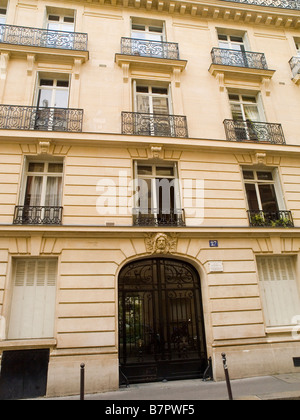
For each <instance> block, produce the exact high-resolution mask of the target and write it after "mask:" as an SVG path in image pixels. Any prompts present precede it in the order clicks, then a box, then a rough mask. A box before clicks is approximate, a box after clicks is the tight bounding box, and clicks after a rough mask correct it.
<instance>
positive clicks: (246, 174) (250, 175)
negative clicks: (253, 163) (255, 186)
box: [243, 171, 254, 179]
mask: <svg viewBox="0 0 300 420" xmlns="http://www.w3.org/2000/svg"><path fill="white" fill-rule="evenodd" d="M243 175H244V179H254V173H253V171H243Z"/></svg>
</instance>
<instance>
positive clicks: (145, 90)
mask: <svg viewBox="0 0 300 420" xmlns="http://www.w3.org/2000/svg"><path fill="white" fill-rule="evenodd" d="M148 90H149V88H148V86H137V87H136V91H137V92H141V93H148Z"/></svg>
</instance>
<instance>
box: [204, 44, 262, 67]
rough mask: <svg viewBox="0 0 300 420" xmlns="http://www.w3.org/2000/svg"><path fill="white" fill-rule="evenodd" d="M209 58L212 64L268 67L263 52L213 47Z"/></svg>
mask: <svg viewBox="0 0 300 420" xmlns="http://www.w3.org/2000/svg"><path fill="white" fill-rule="evenodd" d="M211 58H212V63H213V64H221V65H224V66H235V67H247V68H253V69H262V70H267V69H268V66H267V62H266V57H265V55H264V54H263V53H257V52H252V51H237V50H228V49H224V48H213V49H212V50H211Z"/></svg>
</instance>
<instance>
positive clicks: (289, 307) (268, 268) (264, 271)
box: [257, 256, 300, 326]
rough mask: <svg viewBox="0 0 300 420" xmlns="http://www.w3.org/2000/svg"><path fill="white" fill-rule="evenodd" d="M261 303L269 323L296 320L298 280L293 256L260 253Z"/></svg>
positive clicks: (258, 266) (298, 300) (298, 310)
mask: <svg viewBox="0 0 300 420" xmlns="http://www.w3.org/2000/svg"><path fill="white" fill-rule="evenodd" d="M257 268H258V275H259V284H260V290H261V296H262V303H263V309H264V315H265V322H266V325H267V326H281V325H292V324H297V322H296V318H295V317H297V316H299V314H300V295H299V281H298V279H297V276H296V271H295V261H294V258H293V257H282V256H276V257H257Z"/></svg>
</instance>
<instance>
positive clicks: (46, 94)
mask: <svg viewBox="0 0 300 420" xmlns="http://www.w3.org/2000/svg"><path fill="white" fill-rule="evenodd" d="M52 93H53V92H52V90H51V89H42V88H41V89H40V90H39V97H38V106H39V107H45V108H48V107H51V106H52Z"/></svg>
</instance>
